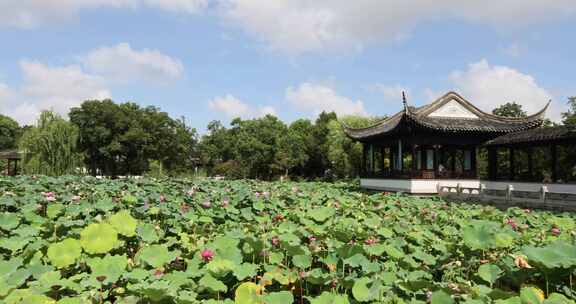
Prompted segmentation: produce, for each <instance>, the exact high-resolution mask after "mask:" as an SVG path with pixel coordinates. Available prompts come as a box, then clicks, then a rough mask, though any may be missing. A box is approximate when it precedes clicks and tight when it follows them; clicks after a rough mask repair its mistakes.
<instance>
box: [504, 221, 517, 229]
mask: <svg viewBox="0 0 576 304" xmlns="http://www.w3.org/2000/svg"><path fill="white" fill-rule="evenodd" d="M506 224H508V225H510V227H512V229H514V230H517V229H518V224H516V222H515V221H514V220H513V219H507V220H506Z"/></svg>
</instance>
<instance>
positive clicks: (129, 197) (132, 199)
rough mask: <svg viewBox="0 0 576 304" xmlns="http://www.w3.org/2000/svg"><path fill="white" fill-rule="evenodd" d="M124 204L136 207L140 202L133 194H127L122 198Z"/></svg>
mask: <svg viewBox="0 0 576 304" xmlns="http://www.w3.org/2000/svg"><path fill="white" fill-rule="evenodd" d="M122 202H123V203H124V204H128V205H134V204H136V203H137V202H138V198H137V197H135V196H134V195H132V194H126V195H124V196H123V197H122Z"/></svg>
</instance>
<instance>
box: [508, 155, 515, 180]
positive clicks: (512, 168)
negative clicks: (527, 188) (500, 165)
mask: <svg viewBox="0 0 576 304" xmlns="http://www.w3.org/2000/svg"><path fill="white" fill-rule="evenodd" d="M508 156H509V158H510V168H509V169H510V180H514V176H515V175H516V163H515V158H514V148H513V147H509V148H508Z"/></svg>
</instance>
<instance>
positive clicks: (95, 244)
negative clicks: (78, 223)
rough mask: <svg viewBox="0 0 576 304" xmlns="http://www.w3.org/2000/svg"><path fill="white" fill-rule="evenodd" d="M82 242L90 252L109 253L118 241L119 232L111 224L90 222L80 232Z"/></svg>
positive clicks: (83, 246)
mask: <svg viewBox="0 0 576 304" xmlns="http://www.w3.org/2000/svg"><path fill="white" fill-rule="evenodd" d="M80 243H81V244H82V248H84V250H85V251H86V252H88V253H90V254H100V253H107V252H109V251H110V250H112V248H114V246H116V244H117V243H118V233H117V232H116V230H115V229H114V227H112V225H110V224H106V223H100V224H96V223H94V224H90V225H88V227H86V228H84V230H82V232H80Z"/></svg>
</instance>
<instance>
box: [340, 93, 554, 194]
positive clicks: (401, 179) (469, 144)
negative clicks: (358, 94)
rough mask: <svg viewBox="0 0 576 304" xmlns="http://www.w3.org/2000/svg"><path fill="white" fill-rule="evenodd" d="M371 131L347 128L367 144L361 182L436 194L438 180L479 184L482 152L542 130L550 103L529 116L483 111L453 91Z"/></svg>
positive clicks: (397, 189) (405, 102) (407, 110)
mask: <svg viewBox="0 0 576 304" xmlns="http://www.w3.org/2000/svg"><path fill="white" fill-rule="evenodd" d="M403 102H404V108H403V110H402V111H400V112H398V113H397V114H395V115H393V116H391V117H389V118H386V119H384V120H382V121H380V122H378V123H376V124H375V125H373V126H370V127H367V128H360V129H357V128H349V127H347V126H344V130H345V132H346V134H347V135H348V136H349V137H350V138H352V139H354V140H357V141H360V142H362V143H363V146H364V157H363V164H362V170H361V175H362V176H361V184H362V186H363V187H365V188H372V189H378V190H387V191H403V192H409V193H437V191H438V190H437V189H438V181H450V180H451V181H462V182H461V184H462V186H463V187H477V186H479V176H478V170H477V158H478V148H479V147H480V146H482V145H483V144H484V143H486V142H488V141H491V140H494V139H496V138H498V137H501V136H503V135H506V134H510V133H516V132H522V131H527V130H532V129H535V128H538V127H540V126H541V125H542V123H543V121H544V114H545V112H546V109H547V108H548V105H549V103H548V105H546V107H544V108H543V109H542V110H541V111H540V112H538V113H536V114H534V115H532V116H529V117H526V118H508V117H502V116H497V115H493V114H489V113H485V112H483V111H482V110H480V109H478V108H477V107H475V106H474V105H473V104H471V103H470V102H469V101H467V100H466V99H464V98H463V97H462V96H460V95H459V94H457V93H455V92H448V93H447V94H445V95H444V96H442V97H440V98H439V99H437V100H436V101H434V102H432V103H431V104H428V105H425V106H422V107H419V108H416V107H412V106H409V105H408V103H407V101H406V98H405V96H403Z"/></svg>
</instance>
